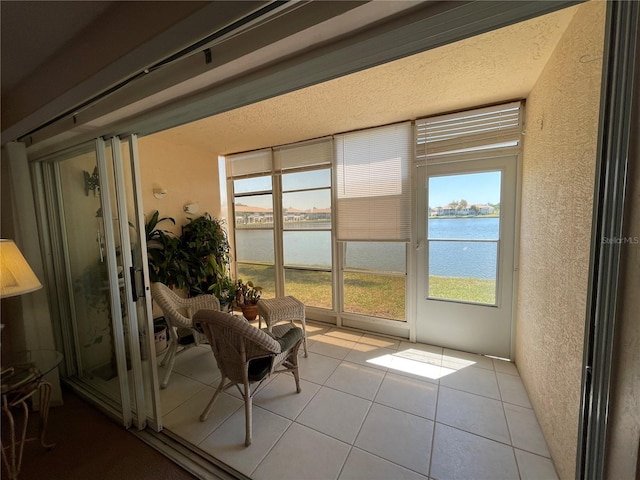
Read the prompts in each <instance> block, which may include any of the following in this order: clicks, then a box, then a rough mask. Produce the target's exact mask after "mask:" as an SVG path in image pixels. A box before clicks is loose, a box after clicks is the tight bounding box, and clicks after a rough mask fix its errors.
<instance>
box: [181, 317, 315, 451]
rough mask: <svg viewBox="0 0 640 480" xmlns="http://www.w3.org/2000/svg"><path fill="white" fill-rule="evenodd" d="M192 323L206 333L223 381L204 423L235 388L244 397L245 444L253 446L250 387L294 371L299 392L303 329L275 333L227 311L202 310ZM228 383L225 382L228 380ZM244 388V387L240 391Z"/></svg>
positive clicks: (287, 328) (202, 418)
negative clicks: (220, 397)
mask: <svg viewBox="0 0 640 480" xmlns="http://www.w3.org/2000/svg"><path fill="white" fill-rule="evenodd" d="M193 322H194V323H195V324H196V325H199V326H200V327H201V328H202V329H203V330H204V333H205V335H206V336H207V338H208V339H209V343H210V344H211V349H212V350H213V354H214V356H215V358H216V362H217V364H218V368H219V369H220V372H221V374H222V375H221V376H222V378H221V379H220V384H219V385H218V388H217V389H216V391H215V393H214V394H213V397H212V398H211V400H210V401H209V403H208V405H207V406H206V408H205V409H204V411H203V412H202V415H200V421H201V422H204V421H205V420H206V419H207V416H208V415H209V412H210V411H211V408H212V407H213V404H214V402H215V401H216V399H217V398H218V395H220V393H221V392H222V391H224V390H226V389H228V388H230V387H232V386H233V385H235V386H236V388H237V389H238V391H239V392H240V394H241V395H242V397H243V398H244V410H245V426H246V434H245V442H244V444H245V445H246V446H249V445H250V444H251V405H252V397H253V393H255V390H257V387H256V389H254V392H252V391H251V384H253V383H258V387H259V386H260V384H261V383H262V382H263V381H264V380H265V379H266V378H268V377H269V375H271V374H272V373H276V372H282V371H286V372H291V373H293V377H294V378H295V381H296V392H297V393H300V377H299V375H298V349H299V348H300V344H301V343H302V339H303V333H302V330H301V329H300V328H298V327H296V326H294V325H291V324H286V325H280V326H276V327H274V328H273V332H272V333H267V332H266V331H263V330H260V329H258V328H256V327H254V326H252V325H251V324H250V323H249V322H247V321H246V320H245V319H244V318H242V317H239V316H234V315H231V314H228V313H224V312H217V311H211V310H201V311H199V312H198V313H196V314H195V315H194V317H193ZM227 379H229V382H228V383H226V385H225V382H226V380H227ZM240 385H242V386H243V387H244V388H242V389H241V388H240Z"/></svg>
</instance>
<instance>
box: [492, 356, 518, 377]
mask: <svg viewBox="0 0 640 480" xmlns="http://www.w3.org/2000/svg"><path fill="white" fill-rule="evenodd" d="M493 369H494V370H495V371H496V372H500V373H508V374H509V375H515V376H516V377H517V376H519V375H520V374H519V373H518V368H517V367H516V364H515V363H513V362H508V361H506V360H498V359H496V358H494V359H493Z"/></svg>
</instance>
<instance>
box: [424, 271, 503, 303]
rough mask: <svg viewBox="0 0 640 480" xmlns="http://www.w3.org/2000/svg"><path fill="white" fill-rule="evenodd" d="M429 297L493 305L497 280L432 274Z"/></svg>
mask: <svg viewBox="0 0 640 480" xmlns="http://www.w3.org/2000/svg"><path fill="white" fill-rule="evenodd" d="M429 297H431V298H443V299H448V300H462V301H465V302H475V303H488V304H490V305H493V304H494V303H495V302H496V281H495V280H484V279H480V278H459V277H436V276H430V277H429Z"/></svg>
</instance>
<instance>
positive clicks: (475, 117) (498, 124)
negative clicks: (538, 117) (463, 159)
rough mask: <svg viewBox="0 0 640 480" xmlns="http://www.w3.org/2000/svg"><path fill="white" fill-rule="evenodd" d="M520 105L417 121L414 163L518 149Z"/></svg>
mask: <svg viewBox="0 0 640 480" xmlns="http://www.w3.org/2000/svg"><path fill="white" fill-rule="evenodd" d="M521 112H522V109H521V102H512V103H508V104H505V105H497V106H493V107H487V108H480V109H476V110H469V111H466V112H458V113H452V114H449V115H440V116H438V117H431V118H424V119H421V120H417V121H416V160H418V161H419V160H421V159H426V158H428V157H431V156H436V155H438V156H440V155H451V154H455V153H462V152H470V151H474V150H486V149H488V148H498V147H505V146H517V145H518V142H519V141H520V134H521V132H522V114H521Z"/></svg>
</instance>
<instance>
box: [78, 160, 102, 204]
mask: <svg viewBox="0 0 640 480" xmlns="http://www.w3.org/2000/svg"><path fill="white" fill-rule="evenodd" d="M82 173H83V174H84V194H85V196H87V197H88V196H89V190H91V191H92V192H93V196H94V197H97V196H98V195H100V178H99V177H98V167H97V166H96V168H94V169H93V173H92V174H89V172H87V171H86V170H84V171H83V172H82Z"/></svg>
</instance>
